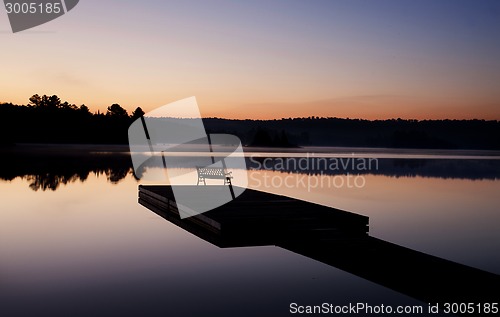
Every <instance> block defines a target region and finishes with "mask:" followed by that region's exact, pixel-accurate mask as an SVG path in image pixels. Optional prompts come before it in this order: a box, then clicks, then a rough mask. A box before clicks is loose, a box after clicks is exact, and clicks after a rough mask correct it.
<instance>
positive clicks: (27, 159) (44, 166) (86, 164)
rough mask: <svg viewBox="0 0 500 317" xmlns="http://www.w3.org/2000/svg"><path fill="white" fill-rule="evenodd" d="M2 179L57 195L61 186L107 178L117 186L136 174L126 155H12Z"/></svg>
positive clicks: (0, 175) (1, 171) (7, 157)
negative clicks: (100, 177)
mask: <svg viewBox="0 0 500 317" xmlns="http://www.w3.org/2000/svg"><path fill="white" fill-rule="evenodd" d="M2 163H3V164H2V167H1V168H0V179H1V180H4V181H12V180H14V179H15V178H18V177H20V178H21V179H26V180H27V181H28V182H29V183H30V184H29V187H30V188H31V189H33V190H34V191H39V190H41V191H47V190H50V191H55V190H57V189H58V188H60V186H61V185H67V184H71V183H75V182H82V183H83V182H85V181H87V179H88V177H89V175H91V174H93V175H96V176H101V175H102V176H105V177H106V179H107V180H108V182H110V183H112V184H117V183H119V182H121V181H122V180H123V179H125V178H126V177H127V176H128V175H131V174H132V163H131V161H130V156H129V155H128V154H126V153H92V152H76V153H74V152H72V151H67V152H44V151H33V152H32V151H30V152H24V151H20V152H11V153H8V155H3V159H2Z"/></svg>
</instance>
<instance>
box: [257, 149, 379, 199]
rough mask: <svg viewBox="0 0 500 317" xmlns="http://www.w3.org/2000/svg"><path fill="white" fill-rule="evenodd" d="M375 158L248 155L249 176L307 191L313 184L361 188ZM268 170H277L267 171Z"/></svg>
mask: <svg viewBox="0 0 500 317" xmlns="http://www.w3.org/2000/svg"><path fill="white" fill-rule="evenodd" d="M378 168H379V162H378V159H376V158H362V157H316V156H315V155H314V154H310V153H306V155H305V156H302V157H288V158H282V157H266V158H262V157H258V156H251V157H250V166H249V170H250V171H251V173H250V180H251V181H252V183H253V184H254V185H255V186H257V187H260V188H283V187H284V188H299V189H305V190H307V191H308V192H310V191H311V190H314V189H317V188H329V189H339V188H348V189H361V188H364V187H365V186H366V177H365V176H364V175H366V174H368V173H370V172H372V171H377V170H378ZM270 171H273V172H279V173H269V172H270Z"/></svg>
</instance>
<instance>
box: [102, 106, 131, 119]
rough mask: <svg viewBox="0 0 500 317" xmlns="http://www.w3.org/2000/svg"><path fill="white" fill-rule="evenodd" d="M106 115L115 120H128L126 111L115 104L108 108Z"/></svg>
mask: <svg viewBox="0 0 500 317" xmlns="http://www.w3.org/2000/svg"><path fill="white" fill-rule="evenodd" d="M106 115H107V116H112V117H115V118H128V113H127V110H125V109H123V108H122V106H120V105H119V104H117V103H114V104H112V105H111V106H109V107H108V112H106Z"/></svg>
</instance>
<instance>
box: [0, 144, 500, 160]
mask: <svg viewBox="0 0 500 317" xmlns="http://www.w3.org/2000/svg"><path fill="white" fill-rule="evenodd" d="M243 150H244V152H245V153H262V154H264V153H275V154H279V153H283V154H287V153H298V154H300V153H302V154H306V153H310V154H312V153H315V154H339V155H347V154H351V155H356V156H360V155H364V154H366V155H377V154H384V155H387V154H397V155H398V156H401V158H404V156H405V155H408V156H415V155H431V156H432V155H435V156H471V157H477V156H488V157H495V158H496V157H500V151H492V150H458V149H456V150H449V149H445V150H439V149H403V148H366V147H365V148H359V147H319V146H304V147H297V148H278V147H253V146H252V147H243ZM191 151H192V150H191ZM0 152H2V153H16V154H21V153H26V154H47V155H68V156H74V155H84V154H116V155H118V154H130V148H129V145H128V144H50V143H47V144H43V143H19V144H15V145H3V146H0ZM186 152H189V150H186Z"/></svg>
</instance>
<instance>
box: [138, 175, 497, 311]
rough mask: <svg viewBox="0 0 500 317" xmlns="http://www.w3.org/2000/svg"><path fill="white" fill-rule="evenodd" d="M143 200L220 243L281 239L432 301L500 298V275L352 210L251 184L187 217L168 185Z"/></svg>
mask: <svg viewBox="0 0 500 317" xmlns="http://www.w3.org/2000/svg"><path fill="white" fill-rule="evenodd" d="M191 187H192V190H193V191H196V186H191ZM205 192H206V191H205ZM139 203H140V204H141V205H143V206H145V207H146V208H148V209H150V210H151V211H153V212H154V213H156V214H158V215H159V216H161V217H163V218H164V219H166V220H168V221H170V222H171V223H173V224H175V225H177V226H179V227H181V228H182V229H184V230H186V231H188V232H190V233H192V234H194V235H196V236H198V237H199V238H201V239H203V240H205V241H208V242H210V243H212V244H214V245H216V246H218V247H220V248H229V247H232V248H235V247H248V246H265V245H275V246H278V247H281V248H283V249H287V250H289V251H291V252H294V253H297V254H301V255H303V256H306V257H308V258H311V259H314V260H317V261H320V262H323V263H325V264H328V265H330V266H333V267H336V268H338V269H341V270H343V271H346V272H349V273H351V274H354V275H356V276H359V277H361V278H364V279H366V280H369V281H372V282H374V283H377V284H379V285H381V286H384V287H388V288H390V289H393V290H395V291H397V292H400V293H402V294H405V295H408V296H410V297H413V298H415V299H418V300H421V301H424V302H427V303H436V302H440V303H444V302H456V303H461V302H462V303H464V302H474V303H479V302H495V301H497V300H498V298H500V287H499V286H500V276H498V275H496V274H493V273H489V272H486V271H482V270H479V269H476V268H473V267H469V266H465V265H462V264H458V263H455V262H452V261H448V260H445V259H441V258H438V257H435V256H431V255H428V254H425V253H421V252H418V251H415V250H411V249H408V248H405V247H402V246H399V245H396V244H393V243H390V242H387V241H384V240H381V239H377V238H375V237H371V236H370V235H369V234H368V217H365V216H361V215H357V214H353V213H350V212H346V211H342V210H338V209H334V208H330V207H326V206H321V205H318V204H313V203H309V202H304V201H300V200H297V199H294V198H289V197H285V196H279V195H274V194H268V193H264V192H260V191H256V190H250V189H247V190H246V191H245V192H244V193H243V194H242V195H241V196H240V197H238V198H236V199H235V200H234V201H232V202H230V203H228V204H226V205H224V206H221V207H219V208H216V209H214V210H211V211H209V212H206V213H204V214H201V215H197V216H194V217H190V218H186V219H183V220H181V219H180V217H179V212H178V209H177V205H176V203H175V199H174V196H173V192H172V189H171V187H169V186H142V185H141V186H139Z"/></svg>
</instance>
